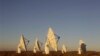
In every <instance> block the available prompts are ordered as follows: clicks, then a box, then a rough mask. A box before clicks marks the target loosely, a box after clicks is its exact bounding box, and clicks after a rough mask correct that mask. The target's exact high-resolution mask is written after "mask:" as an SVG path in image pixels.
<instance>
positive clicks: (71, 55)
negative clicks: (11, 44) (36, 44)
mask: <svg viewBox="0 0 100 56" xmlns="http://www.w3.org/2000/svg"><path fill="white" fill-rule="evenodd" d="M0 56H100V52H95V51H87V53H85V54H81V55H79V54H77V51H69V52H66V53H64V54H62V53H61V52H60V51H58V52H53V51H51V52H50V54H48V55H46V54H44V53H43V52H37V53H33V52H32V51H27V52H22V53H21V54H18V53H16V52H15V51H0Z"/></svg>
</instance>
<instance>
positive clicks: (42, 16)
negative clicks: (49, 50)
mask: <svg viewBox="0 0 100 56" xmlns="http://www.w3.org/2000/svg"><path fill="white" fill-rule="evenodd" d="M1 2H2V3H1V6H0V8H1V9H0V12H1V13H0V15H1V16H0V50H16V47H17V44H18V43H19V39H20V35H21V34H24V36H25V37H26V38H27V39H29V40H30V41H31V42H30V44H29V49H32V47H33V44H34V41H35V38H36V37H38V38H39V40H40V41H41V42H43V43H44V42H45V40H46V35H47V31H48V27H52V29H53V30H54V32H55V33H56V34H58V35H59V36H60V37H61V38H60V41H59V46H61V44H62V43H64V44H66V46H67V47H68V49H69V50H77V48H78V42H79V40H80V39H83V40H84V41H85V43H86V44H87V49H88V50H96V51H100V1H99V0H67V1H66V0H9V1H8V0H1Z"/></svg>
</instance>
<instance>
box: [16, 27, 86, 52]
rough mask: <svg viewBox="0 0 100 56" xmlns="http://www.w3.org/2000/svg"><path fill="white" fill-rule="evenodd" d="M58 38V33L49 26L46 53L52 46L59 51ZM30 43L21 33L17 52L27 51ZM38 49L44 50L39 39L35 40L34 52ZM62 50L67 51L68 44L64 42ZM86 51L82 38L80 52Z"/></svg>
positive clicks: (45, 45) (45, 46)
mask: <svg viewBox="0 0 100 56" xmlns="http://www.w3.org/2000/svg"><path fill="white" fill-rule="evenodd" d="M58 40H59V37H58V36H56V34H55V33H54V32H53V30H52V29H51V28H49V29H48V33H47V39H46V42H45V44H44V53H45V54H49V52H50V48H52V49H53V51H55V52H57V51H58ZM28 43H29V41H28V40H27V39H25V38H24V36H23V35H21V38H20V42H19V44H18V47H17V53H21V52H22V51H27V45H28ZM37 51H42V50H41V42H40V41H39V40H38V39H36V40H35V44H34V47H33V53H36V52H37ZM61 52H62V53H66V52H67V49H66V46H65V45H64V44H63V45H62V50H61ZM85 52H86V45H85V43H84V42H83V41H82V40H80V41H79V48H78V54H82V53H85Z"/></svg>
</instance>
